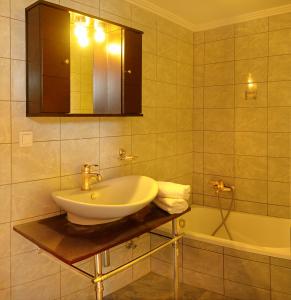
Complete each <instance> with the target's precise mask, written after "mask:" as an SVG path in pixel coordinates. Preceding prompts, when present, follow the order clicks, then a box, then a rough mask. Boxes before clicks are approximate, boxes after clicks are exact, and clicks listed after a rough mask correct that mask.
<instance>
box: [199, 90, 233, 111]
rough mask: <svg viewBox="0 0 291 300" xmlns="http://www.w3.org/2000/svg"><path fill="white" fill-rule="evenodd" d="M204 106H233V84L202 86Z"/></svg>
mask: <svg viewBox="0 0 291 300" xmlns="http://www.w3.org/2000/svg"><path fill="white" fill-rule="evenodd" d="M204 107H205V108H233V107H234V86H233V85H224V86H211V87H206V88H204Z"/></svg>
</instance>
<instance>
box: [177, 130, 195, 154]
mask: <svg viewBox="0 0 291 300" xmlns="http://www.w3.org/2000/svg"><path fill="white" fill-rule="evenodd" d="M192 137H193V134H192V131H184V132H178V133H177V154H184V153H189V152H192V151H193V141H192Z"/></svg>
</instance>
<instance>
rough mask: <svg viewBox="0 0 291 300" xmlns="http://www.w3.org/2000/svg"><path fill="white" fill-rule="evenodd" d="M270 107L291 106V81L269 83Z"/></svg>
mask: <svg viewBox="0 0 291 300" xmlns="http://www.w3.org/2000/svg"><path fill="white" fill-rule="evenodd" d="M268 103H269V106H291V81H279V82H269V83H268Z"/></svg>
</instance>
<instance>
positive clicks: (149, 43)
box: [132, 23, 157, 54]
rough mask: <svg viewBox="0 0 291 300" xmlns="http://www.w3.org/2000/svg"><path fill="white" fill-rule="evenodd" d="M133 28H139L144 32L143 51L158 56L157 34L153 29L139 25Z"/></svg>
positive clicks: (133, 25)
mask: <svg viewBox="0 0 291 300" xmlns="http://www.w3.org/2000/svg"><path fill="white" fill-rule="evenodd" d="M132 27H134V28H138V29H139V30H141V31H143V33H144V34H143V36H142V51H143V52H149V53H152V54H157V32H156V30H154V29H152V27H148V26H145V25H140V24H138V23H133V24H132Z"/></svg>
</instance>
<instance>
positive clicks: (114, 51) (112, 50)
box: [107, 43, 121, 55]
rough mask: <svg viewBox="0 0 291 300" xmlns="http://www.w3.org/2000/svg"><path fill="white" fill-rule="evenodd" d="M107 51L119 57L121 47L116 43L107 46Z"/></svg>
mask: <svg viewBox="0 0 291 300" xmlns="http://www.w3.org/2000/svg"><path fill="white" fill-rule="evenodd" d="M107 51H108V52H109V53H111V54H113V55H119V54H120V53H121V45H120V44H116V43H112V44H109V45H108V46H107Z"/></svg>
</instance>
